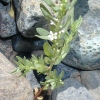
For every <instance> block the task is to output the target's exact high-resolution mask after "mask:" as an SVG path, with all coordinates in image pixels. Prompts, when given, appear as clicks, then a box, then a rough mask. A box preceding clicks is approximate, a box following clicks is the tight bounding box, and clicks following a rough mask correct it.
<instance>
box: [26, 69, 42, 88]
mask: <svg viewBox="0 0 100 100" xmlns="http://www.w3.org/2000/svg"><path fill="white" fill-rule="evenodd" d="M26 79H27V80H28V81H29V83H30V85H31V87H32V89H34V88H36V87H37V88H40V84H39V83H38V81H37V79H36V77H35V75H34V73H33V71H30V72H29V73H28V74H27V75H26Z"/></svg>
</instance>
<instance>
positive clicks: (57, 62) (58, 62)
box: [54, 56, 62, 65]
mask: <svg viewBox="0 0 100 100" xmlns="http://www.w3.org/2000/svg"><path fill="white" fill-rule="evenodd" d="M61 61H62V58H61V57H60V56H59V58H57V60H56V61H55V63H54V65H58V64H60V63H61Z"/></svg>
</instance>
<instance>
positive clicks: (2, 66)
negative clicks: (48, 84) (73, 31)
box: [0, 0, 100, 100]
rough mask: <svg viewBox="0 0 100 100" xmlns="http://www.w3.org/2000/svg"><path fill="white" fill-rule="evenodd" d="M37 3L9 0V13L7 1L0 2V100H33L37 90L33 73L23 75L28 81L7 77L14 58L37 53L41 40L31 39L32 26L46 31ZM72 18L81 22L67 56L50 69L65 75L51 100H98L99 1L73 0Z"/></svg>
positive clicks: (1, 0)
mask: <svg viewBox="0 0 100 100" xmlns="http://www.w3.org/2000/svg"><path fill="white" fill-rule="evenodd" d="M53 1H56V0H53ZM40 2H43V0H12V3H13V8H14V12H13V10H10V7H11V2H10V0H0V52H1V53H0V100H34V99H33V97H34V96H33V94H32V93H33V92H32V89H34V88H35V87H40V85H39V83H38V82H37V79H36V78H35V76H34V73H33V72H30V73H29V74H28V75H27V76H26V78H27V80H28V81H29V82H27V81H26V78H24V77H23V79H21V78H17V76H16V75H14V74H9V73H10V71H12V70H13V69H14V68H15V66H14V65H12V64H11V62H12V63H13V59H15V56H16V55H20V56H27V57H30V55H31V54H39V53H41V50H42V45H43V43H44V41H43V40H40V39H38V38H35V37H34V36H35V34H37V32H36V27H43V28H46V29H48V24H47V22H46V20H45V19H44V17H43V15H42V13H41V11H40V8H39V4H40ZM13 13H14V14H13ZM74 15H75V19H77V18H78V17H79V16H80V15H81V16H82V17H83V21H82V24H81V26H80V27H79V29H78V37H77V38H76V40H75V41H73V42H72V43H71V50H70V52H69V54H68V55H67V56H66V58H65V59H64V60H63V61H62V63H61V64H59V65H58V66H55V67H54V69H57V71H58V74H59V73H60V72H61V71H62V70H63V71H64V72H65V75H64V77H63V80H64V82H65V84H64V85H63V86H62V87H60V88H59V89H55V90H54V91H53V93H52V96H51V100H100V0H77V3H76V5H75V13H74ZM4 55H5V56H6V57H4ZM6 58H8V60H7V59H6ZM38 78H39V77H38ZM39 79H41V77H40V78H39ZM22 80H23V81H22ZM29 83H30V85H31V87H30V85H29Z"/></svg>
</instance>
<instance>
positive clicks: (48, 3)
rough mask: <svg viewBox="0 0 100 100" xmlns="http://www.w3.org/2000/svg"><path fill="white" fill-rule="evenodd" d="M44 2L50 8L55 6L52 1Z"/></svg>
mask: <svg viewBox="0 0 100 100" xmlns="http://www.w3.org/2000/svg"><path fill="white" fill-rule="evenodd" d="M44 2H45V3H46V4H47V5H48V6H54V3H53V2H52V1H51V0H44Z"/></svg>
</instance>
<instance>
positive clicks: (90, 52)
mask: <svg viewBox="0 0 100 100" xmlns="http://www.w3.org/2000/svg"><path fill="white" fill-rule="evenodd" d="M78 32H79V34H78V38H77V39H76V40H75V41H73V42H72V44H71V50H70V52H69V54H68V55H67V56H66V58H65V59H64V60H63V63H65V64H67V65H69V66H72V67H75V68H78V69H82V70H94V69H100V10H99V9H96V10H93V11H88V13H87V14H86V15H85V16H84V18H83V21H82V23H81V26H80V27H79V29H78Z"/></svg>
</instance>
